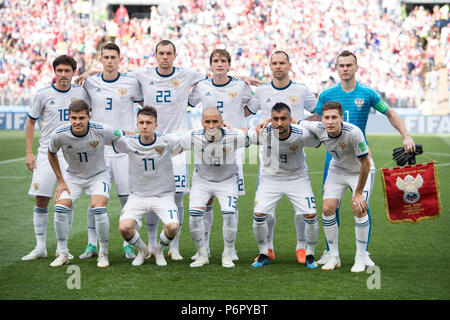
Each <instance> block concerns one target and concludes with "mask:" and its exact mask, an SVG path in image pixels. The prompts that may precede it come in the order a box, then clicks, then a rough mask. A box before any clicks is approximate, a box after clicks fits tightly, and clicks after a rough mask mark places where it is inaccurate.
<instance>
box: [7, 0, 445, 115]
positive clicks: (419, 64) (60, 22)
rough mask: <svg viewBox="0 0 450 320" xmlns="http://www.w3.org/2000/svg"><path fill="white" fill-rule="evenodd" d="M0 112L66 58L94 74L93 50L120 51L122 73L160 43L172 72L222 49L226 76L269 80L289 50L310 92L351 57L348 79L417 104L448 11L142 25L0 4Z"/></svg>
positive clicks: (124, 15)
mask: <svg viewBox="0 0 450 320" xmlns="http://www.w3.org/2000/svg"><path fill="white" fill-rule="evenodd" d="M0 3H1V6H0V21H1V22H0V29H1V40H0V42H1V45H0V105H27V104H29V103H30V101H31V99H32V98H33V96H34V94H35V92H36V90H37V89H39V88H41V87H44V86H47V85H48V84H49V83H51V82H52V79H53V69H52V66H51V63H52V61H53V59H54V58H55V57H57V56H58V55H61V54H68V55H71V56H73V57H74V58H75V59H76V61H77V62H78V72H79V73H82V72H84V71H85V70H86V69H89V68H91V67H97V68H99V67H100V66H99V65H98V61H97V58H98V54H99V49H100V47H101V45H102V44H104V43H105V42H108V41H113V42H115V43H116V44H118V45H119V46H120V48H121V50H122V56H123V59H122V64H121V71H122V72H126V71H133V70H135V69H136V68H141V67H144V66H146V65H148V66H154V65H155V60H154V47H155V45H156V43H157V42H158V41H160V40H162V39H169V40H171V41H173V42H174V43H175V45H176V47H177V54H178V56H177V59H176V60H175V65H177V66H183V67H192V68H195V69H197V70H199V71H203V72H204V73H205V74H207V73H209V55H210V53H211V51H212V50H213V49H215V48H225V49H227V50H228V51H229V52H230V53H231V55H232V63H231V65H232V70H231V72H230V73H231V74H234V75H240V76H249V77H255V78H258V79H260V80H262V81H269V80H270V79H271V74H270V69H269V65H268V62H269V56H270V54H271V52H273V51H274V50H275V49H281V50H284V51H286V52H288V54H289V56H290V60H291V62H292V75H291V78H292V79H293V80H295V81H297V82H302V83H305V84H306V85H307V86H308V87H309V88H310V89H311V91H313V92H314V93H315V94H320V92H322V91H323V90H324V89H325V88H327V87H329V86H330V85H332V84H334V83H336V82H338V81H339V79H338V77H337V74H336V70H335V58H336V56H337V54H338V53H339V52H340V51H342V50H344V49H348V50H351V51H353V52H354V53H355V54H356V55H357V56H358V65H359V71H358V76H357V80H358V81H360V82H362V83H365V84H367V85H369V86H371V87H372V88H374V89H376V90H378V92H379V93H380V95H381V96H382V97H383V98H384V100H385V101H386V102H387V103H388V104H389V105H390V106H392V107H396V108H417V107H419V105H420V103H421V101H422V99H423V95H424V91H425V90H426V89H430V90H432V89H433V86H437V78H436V77H437V72H436V69H437V68H438V66H437V63H436V59H435V58H436V56H437V55H438V53H440V54H441V56H442V58H443V59H442V61H443V65H444V67H445V68H446V69H447V71H450V53H449V52H450V50H449V48H450V44H449V41H450V24H448V22H449V12H448V11H449V5H448V4H447V5H441V6H439V5H435V6H434V7H433V8H432V9H426V8H424V7H423V6H415V7H414V8H412V10H407V9H406V5H401V4H400V1H399V0H354V1H335V0H310V1H296V0H274V1H266V0H264V1H263V0H241V1H232V0H179V1H169V2H167V3H166V4H165V6H164V9H163V8H162V7H158V6H152V7H151V9H149V10H148V12H144V13H143V16H142V17H141V18H136V17H131V16H130V14H129V13H128V10H127V8H126V6H123V5H121V6H120V7H118V9H116V10H111V7H108V6H107V5H106V4H105V2H102V1H95V2H94V1H92V0H91V1H89V0H85V1H83V0H59V1H58V0H57V1H47V0H26V1H25V0H3V1H0Z"/></svg>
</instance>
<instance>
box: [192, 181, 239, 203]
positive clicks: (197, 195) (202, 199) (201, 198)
mask: <svg viewBox="0 0 450 320" xmlns="http://www.w3.org/2000/svg"><path fill="white" fill-rule="evenodd" d="M212 196H215V197H216V198H217V200H218V201H219V204H220V210H221V211H222V212H236V210H237V200H238V187H237V184H236V176H233V177H231V178H229V179H227V180H224V181H220V182H211V181H208V180H205V179H202V178H200V177H199V176H198V175H196V174H194V175H193V176H192V188H191V193H190V195H189V208H204V207H206V204H207V203H208V200H209V199H210V198H211V197H212Z"/></svg>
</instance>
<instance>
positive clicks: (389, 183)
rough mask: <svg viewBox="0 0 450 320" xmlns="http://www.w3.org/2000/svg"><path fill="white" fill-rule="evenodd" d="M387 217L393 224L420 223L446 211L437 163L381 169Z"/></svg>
mask: <svg viewBox="0 0 450 320" xmlns="http://www.w3.org/2000/svg"><path fill="white" fill-rule="evenodd" d="M381 179H382V182H383V192H384V205H385V208H386V218H387V219H388V220H389V222H391V223H403V222H409V223H419V222H420V221H422V220H428V219H434V218H437V217H438V216H439V215H440V214H441V211H442V204H441V195H440V189H439V180H438V175H437V169H436V165H435V163H434V162H428V163H426V164H416V165H413V166H404V167H395V168H393V169H381Z"/></svg>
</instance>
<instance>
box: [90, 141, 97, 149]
mask: <svg viewBox="0 0 450 320" xmlns="http://www.w3.org/2000/svg"><path fill="white" fill-rule="evenodd" d="M89 145H90V146H91V147H92V149H95V148H97V146H98V141H97V140H94V141H91V142H89Z"/></svg>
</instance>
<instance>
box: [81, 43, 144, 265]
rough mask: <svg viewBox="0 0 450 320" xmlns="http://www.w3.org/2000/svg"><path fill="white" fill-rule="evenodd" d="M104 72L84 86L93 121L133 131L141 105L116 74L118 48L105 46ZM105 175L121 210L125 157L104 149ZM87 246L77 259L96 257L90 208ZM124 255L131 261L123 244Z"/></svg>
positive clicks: (133, 87) (130, 84) (132, 81)
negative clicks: (112, 183)
mask: <svg viewBox="0 0 450 320" xmlns="http://www.w3.org/2000/svg"><path fill="white" fill-rule="evenodd" d="M100 62H101V63H102V65H103V72H101V73H97V74H95V75H91V76H89V77H88V78H87V79H86V81H85V82H84V84H83V86H84V88H85V89H86V91H87V93H88V94H89V97H90V98H91V112H92V121H94V122H100V123H106V124H108V125H110V126H112V127H114V128H120V129H122V130H125V131H131V132H134V131H135V127H136V120H135V112H134V111H135V103H141V102H142V101H143V98H142V92H141V88H140V85H139V82H138V81H137V79H136V78H135V77H134V76H132V75H129V74H127V73H125V74H124V73H120V72H119V64H120V48H119V47H118V46H117V45H116V44H114V43H107V44H105V45H104V46H102V48H101V51H100ZM105 157H106V164H107V167H108V174H109V177H110V179H111V181H112V182H114V185H115V189H116V192H117V196H118V197H119V200H120V205H121V207H122V208H123V206H124V205H125V203H126V201H127V198H128V195H129V193H130V188H129V182H128V171H127V170H123V168H124V167H128V155H127V154H125V153H119V154H117V153H115V152H114V151H113V150H112V147H111V146H105ZM87 230H88V244H87V246H86V249H85V251H84V252H83V254H81V255H80V259H88V258H91V257H93V256H96V255H97V236H96V235H97V233H96V231H95V219H94V214H93V213H92V210H91V208H89V209H88V212H87ZM123 250H124V255H125V257H126V258H127V259H134V258H135V257H136V256H135V255H134V252H133V248H132V246H130V245H128V243H127V242H126V241H124V243H123Z"/></svg>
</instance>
